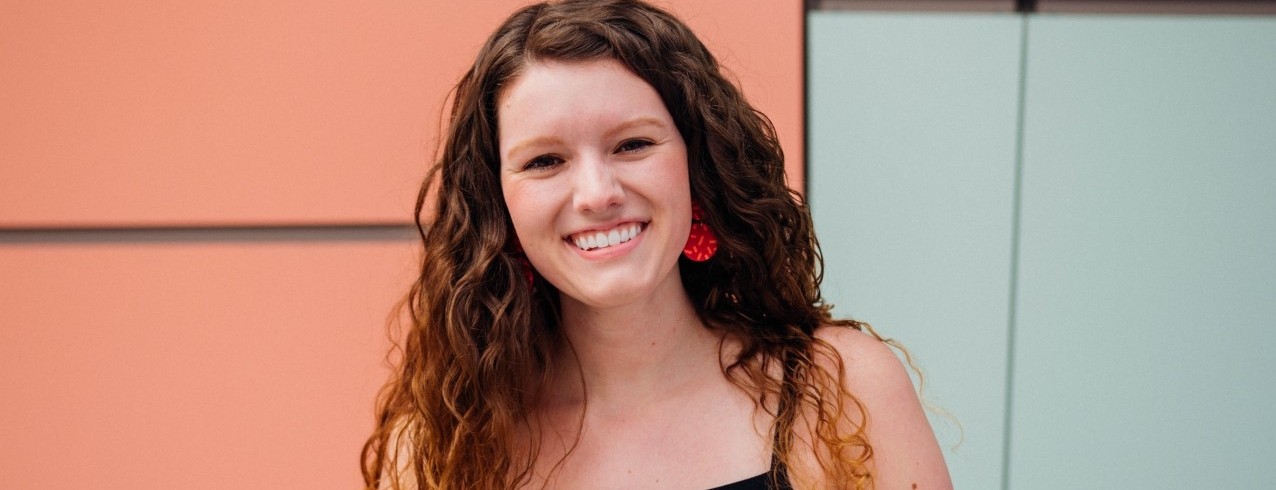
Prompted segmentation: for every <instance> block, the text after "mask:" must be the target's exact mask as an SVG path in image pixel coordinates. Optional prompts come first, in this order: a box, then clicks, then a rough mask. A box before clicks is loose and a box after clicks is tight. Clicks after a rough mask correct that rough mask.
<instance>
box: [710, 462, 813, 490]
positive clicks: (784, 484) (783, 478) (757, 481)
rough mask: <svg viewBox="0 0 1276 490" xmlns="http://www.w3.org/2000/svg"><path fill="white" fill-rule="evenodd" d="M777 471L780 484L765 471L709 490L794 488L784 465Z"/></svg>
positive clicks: (788, 489)
mask: <svg viewBox="0 0 1276 490" xmlns="http://www.w3.org/2000/svg"><path fill="white" fill-rule="evenodd" d="M776 471H777V474H776V475H775V476H776V477H777V478H776V479H777V480H779V486H776V485H773V484H772V482H771V474H770V473H763V474H761V475H758V476H755V477H753V478H749V479H747V480H740V481H738V482H735V483H728V484H726V485H723V486H720V487H713V488H710V489H709V490H792V489H793V486H792V485H791V484H789V475H788V473H786V472H785V471H784V467H779V468H776Z"/></svg>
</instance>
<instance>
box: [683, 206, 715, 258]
mask: <svg viewBox="0 0 1276 490" xmlns="http://www.w3.org/2000/svg"><path fill="white" fill-rule="evenodd" d="M703 218H704V211H702V210H701V209H700V205H699V204H696V203H694V202H693V203H691V234H690V235H688V236H687V245H686V246H685V247H682V255H684V256H686V257H687V258H688V259H691V260H692V261H694V262H704V261H706V260H709V259H710V258H713V254H715V253H717V252H718V235H716V234H714V233H713V230H711V229H709V225H707V224H705V222H704V221H703Z"/></svg>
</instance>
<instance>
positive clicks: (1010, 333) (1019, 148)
mask: <svg viewBox="0 0 1276 490" xmlns="http://www.w3.org/2000/svg"><path fill="white" fill-rule="evenodd" d="M1028 15H1029V14H1027V13H1021V14H1019V16H1020V22H1021V24H1020V25H1021V29H1020V34H1019V93H1018V114H1017V115H1016V120H1015V180H1014V190H1013V191H1012V195H1013V201H1012V202H1013V203H1012V206H1013V209H1012V211H1011V223H1010V278H1009V279H1010V295H1009V298H1008V301H1007V308H1006V396H1005V403H1006V405H1005V410H1004V414H1003V416H1004V417H1005V426H1004V429H1003V430H1002V437H1004V438H1005V439H1004V441H1003V442H1002V445H1001V450H1002V456H1001V488H1002V490H1009V488H1010V443H1011V440H1012V437H1011V431H1012V430H1014V416H1013V415H1014V412H1013V410H1014V387H1015V327H1016V325H1015V316H1016V313H1017V307H1018V300H1019V236H1020V229H1019V225H1020V217H1021V215H1022V212H1023V209H1022V208H1023V166H1024V162H1023V155H1024V151H1023V149H1024V119H1025V115H1026V110H1025V109H1026V106H1027V100H1028V98H1027V92H1028Z"/></svg>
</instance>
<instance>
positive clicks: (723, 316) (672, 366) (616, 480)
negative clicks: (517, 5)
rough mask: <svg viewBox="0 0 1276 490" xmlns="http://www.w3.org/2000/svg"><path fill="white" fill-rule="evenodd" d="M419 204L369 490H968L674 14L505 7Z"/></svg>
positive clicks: (730, 95)
mask: <svg viewBox="0 0 1276 490" xmlns="http://www.w3.org/2000/svg"><path fill="white" fill-rule="evenodd" d="M435 189H437V191H436V192H434V190H435ZM431 196H437V200H436V201H433V202H427V198H428V197H431ZM427 205H429V206H432V207H434V210H435V212H434V213H432V214H433V215H434V216H435V218H434V220H433V221H432V222H431V223H429V226H426V224H425V223H423V222H422V221H421V219H422V218H420V217H421V216H422V215H424V214H426V213H423V211H424V210H425V209H426V207H427ZM417 208H418V209H417V214H418V225H419V228H420V230H421V236H422V241H423V247H424V255H423V263H422V267H421V274H420V277H419V278H418V281H417V283H416V285H415V286H414V288H413V289H412V291H411V294H410V296H409V298H408V301H407V308H408V312H409V313H410V315H411V318H412V324H411V328H410V329H409V330H408V331H407V332H406V333H405V336H404V338H403V339H402V348H403V359H402V362H401V364H400V366H399V367H398V371H397V372H396V375H395V376H394V377H393V379H391V380H390V382H389V383H388V384H387V386H386V388H385V390H384V391H383V394H382V397H381V400H380V403H379V414H378V428H377V430H376V432H375V433H374V434H373V435H372V436H371V437H370V438H369V441H368V443H367V444H366V445H365V447H364V455H363V457H364V461H363V462H364V478H365V481H366V485H367V488H369V489H373V488H524V487H526V488H718V487H724V488H737V489H739V488H790V487H798V488H815V487H819V488H870V487H875V488H946V487H950V486H951V484H950V483H949V480H948V475H947V471H946V469H945V467H944V462H943V457H942V455H941V454H940V452H939V449H938V447H937V445H936V443H935V439H934V436H933V434H932V433H931V431H930V427H929V425H927V422H926V419H925V416H924V414H923V412H922V410H921V407H920V404H919V403H918V400H917V397H916V395H915V394H914V392H913V389H912V386H911V384H910V381H909V379H908V376H907V374H906V372H905V371H904V369H903V367H902V366H901V364H900V363H899V361H898V360H897V359H896V358H895V356H894V354H893V353H892V352H891V351H890V350H889V348H887V347H886V345H885V344H884V343H883V342H882V341H881V340H880V339H878V338H877V337H876V335H874V334H871V330H869V329H867V328H866V325H864V324H862V323H859V322H855V321H851V320H835V319H833V318H831V317H830V315H829V311H828V307H827V306H826V305H824V304H823V302H822V299H821V297H820V290H819V279H820V276H819V272H818V271H819V266H820V264H819V263H820V254H819V248H818V246H817V244H816V240H815V237H814V235H813V232H812V228H811V220H810V216H809V213H808V210H807V208H806V206H805V204H804V203H803V202H802V200H801V199H800V197H798V196H797V195H795V194H794V193H792V192H791V191H789V189H788V188H787V186H786V185H785V180H784V158H783V154H782V152H781V151H780V147H779V144H778V143H777V141H776V138H775V134H774V130H773V128H772V127H771V125H770V123H769V122H768V121H767V119H766V118H765V117H764V116H762V115H761V114H760V113H758V112H757V111H755V110H754V109H753V108H752V107H751V106H750V105H749V104H748V102H747V101H746V100H745V98H744V97H743V95H742V94H741V93H740V91H739V90H738V89H737V88H736V87H735V86H734V85H732V84H731V83H730V82H728V81H727V80H726V79H725V78H724V77H723V76H722V74H721V73H720V70H719V68H718V65H717V62H716V60H715V59H714V57H713V56H712V55H711V54H710V53H709V52H708V51H707V50H706V49H705V47H704V46H703V45H702V44H701V43H700V41H699V40H697V39H696V37H695V36H694V35H693V34H692V33H691V32H690V30H689V29H687V27H686V26H685V25H683V24H682V23H681V22H680V21H678V20H677V19H675V18H674V17H672V16H670V15H669V14H668V13H666V12H664V11H662V10H660V9H657V8H654V7H652V6H650V5H647V4H644V3H641V2H638V1H633V0H606V1H585V0H579V1H564V2H557V3H551V4H538V5H533V6H530V7H527V8H524V9H522V10H520V11H518V12H516V13H514V14H513V15H512V16H511V17H510V18H509V19H507V20H506V22H505V23H504V24H503V25H502V26H501V27H499V28H498V29H497V31H496V32H495V33H494V34H493V35H492V37H491V38H489V39H488V41H487V43H486V44H485V45H484V47H483V49H482V51H481V52H480V53H479V56H478V59H477V60H476V61H475V64H474V66H473V67H472V68H471V69H470V71H469V72H468V73H467V74H466V76H465V77H464V78H463V79H462V81H461V82H460V84H459V85H458V86H457V90H456V100H455V103H454V105H453V112H452V116H451V120H450V126H449V130H448V134H447V139H446V141H445V143H444V146H443V151H442V157H441V159H440V161H439V162H438V165H437V166H436V167H435V168H434V170H433V171H432V172H431V174H430V178H429V179H427V181H426V183H425V185H423V187H422V190H421V193H420V194H419V199H418V205H417ZM706 243H716V244H717V247H716V248H714V247H704V246H702V245H704V244H706ZM866 331H867V332H868V333H866Z"/></svg>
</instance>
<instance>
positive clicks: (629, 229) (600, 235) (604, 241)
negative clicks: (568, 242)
mask: <svg viewBox="0 0 1276 490" xmlns="http://www.w3.org/2000/svg"><path fill="white" fill-rule="evenodd" d="M640 232H642V225H640V224H636V223H635V224H629V225H623V226H618V227H616V228H613V229H611V230H608V231H606V232H602V231H599V232H594V233H581V234H579V235H576V236H575V237H573V238H572V242H573V243H575V244H576V247H577V248H580V249H581V250H593V249H597V248H607V247H614V246H616V245H620V244H622V243H625V242H627V241H629V240H633V239H634V237H636V236H638V233H640Z"/></svg>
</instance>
